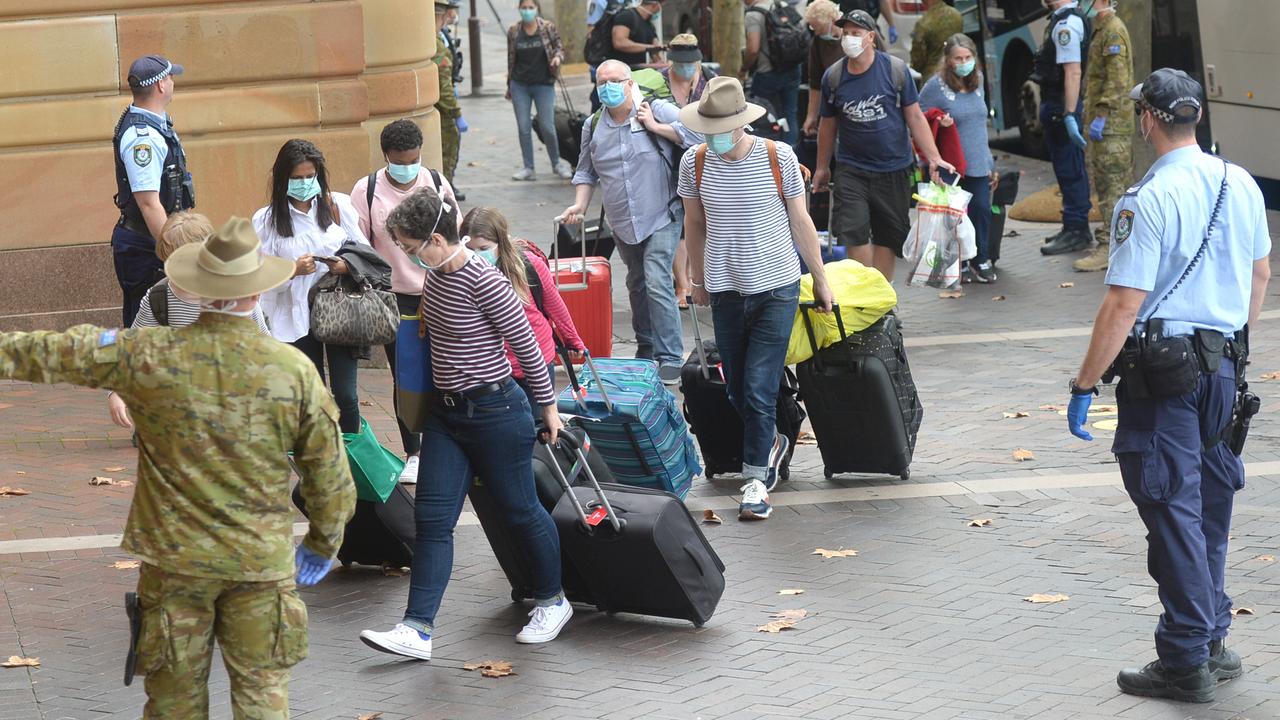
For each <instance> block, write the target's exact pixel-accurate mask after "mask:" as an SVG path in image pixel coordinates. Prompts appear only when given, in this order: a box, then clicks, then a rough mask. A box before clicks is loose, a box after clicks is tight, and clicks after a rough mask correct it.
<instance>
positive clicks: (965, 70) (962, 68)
mask: <svg viewBox="0 0 1280 720" xmlns="http://www.w3.org/2000/svg"><path fill="white" fill-rule="evenodd" d="M977 66H978V61H977V60H970V61H969V62H962V63H960V64H959V65H957V66H956V75H959V76H960V77H968V76H969V73H971V72H973V69H974V68H975V67H977Z"/></svg>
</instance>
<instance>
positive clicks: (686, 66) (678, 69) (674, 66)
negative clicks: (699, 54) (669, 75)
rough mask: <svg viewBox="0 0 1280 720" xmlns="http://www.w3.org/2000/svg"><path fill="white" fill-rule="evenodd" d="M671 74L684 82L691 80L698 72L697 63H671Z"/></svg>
mask: <svg viewBox="0 0 1280 720" xmlns="http://www.w3.org/2000/svg"><path fill="white" fill-rule="evenodd" d="M671 72H673V73H675V76H676V77H678V78H682V79H684V80H692V79H693V76H694V75H695V74H696V73H697V72H698V63H696V62H679V63H671Z"/></svg>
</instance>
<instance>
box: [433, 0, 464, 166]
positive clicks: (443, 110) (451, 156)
mask: <svg viewBox="0 0 1280 720" xmlns="http://www.w3.org/2000/svg"><path fill="white" fill-rule="evenodd" d="M435 5H436V56H435V57H433V58H431V61H432V62H434V63H435V64H436V68H437V69H438V70H439V71H440V99H439V100H437V101H436V112H438V113H440V155H441V159H442V161H443V162H442V164H443V165H444V167H443V168H441V170H442V172H443V173H444V176H445V178H446V179H448V180H449V182H450V183H452V182H453V173H454V171H455V170H457V169H458V146H459V145H460V144H461V143H462V133H461V131H460V130H459V128H458V121H459V120H460V119H461V118H462V107H461V106H460V105H458V95H457V93H455V92H454V90H453V45H452V44H451V43H450V42H449V37H448V35H446V34H445V32H444V29H443V28H444V26H445V24H446V17H447V16H448V14H449V11H450V10H454V9H456V8H457V7H458V0H436V3H435Z"/></svg>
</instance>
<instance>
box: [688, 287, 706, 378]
mask: <svg viewBox="0 0 1280 720" xmlns="http://www.w3.org/2000/svg"><path fill="white" fill-rule="evenodd" d="M687 302H688V305H689V319H690V320H692V321H693V342H694V343H695V346H696V347H697V348H698V368H699V369H700V370H702V379H703V380H707V381H710V380H711V366H710V365H709V364H708V363H707V351H706V349H704V348H703V347H702V330H701V328H700V327H699V326H698V307H697V305H695V304H694V302H693V296H692V295H690V296H688V298H687Z"/></svg>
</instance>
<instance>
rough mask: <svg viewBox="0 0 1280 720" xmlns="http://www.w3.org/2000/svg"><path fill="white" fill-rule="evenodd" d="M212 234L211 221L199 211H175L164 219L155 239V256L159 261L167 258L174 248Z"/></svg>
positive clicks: (201, 239) (202, 239) (204, 238)
mask: <svg viewBox="0 0 1280 720" xmlns="http://www.w3.org/2000/svg"><path fill="white" fill-rule="evenodd" d="M212 234H213V223H211V222H209V218H207V217H205V216H204V215H201V214H200V213H193V212H187V211H186V210H183V211H182V212H176V213H174V214H172V215H170V216H169V219H168V220H166V221H165V223H164V227H163V228H161V230H160V238H159V239H158V240H157V241H156V257H158V258H160V262H164V261H165V260H168V259H169V256H170V255H172V254H173V251H174V250H177V249H178V248H180V247H182V246H183V245H189V244H191V243H197V242H204V241H205V240H207V239H209V236H210V235H212Z"/></svg>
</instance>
